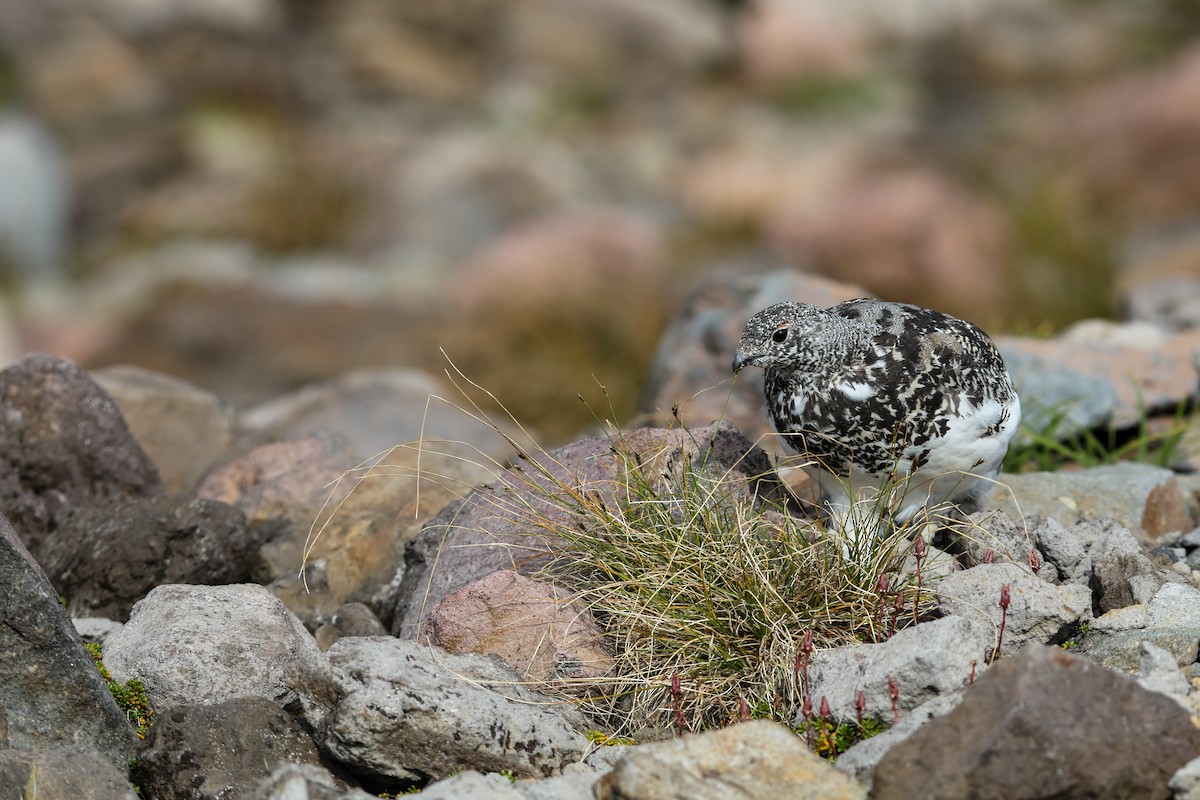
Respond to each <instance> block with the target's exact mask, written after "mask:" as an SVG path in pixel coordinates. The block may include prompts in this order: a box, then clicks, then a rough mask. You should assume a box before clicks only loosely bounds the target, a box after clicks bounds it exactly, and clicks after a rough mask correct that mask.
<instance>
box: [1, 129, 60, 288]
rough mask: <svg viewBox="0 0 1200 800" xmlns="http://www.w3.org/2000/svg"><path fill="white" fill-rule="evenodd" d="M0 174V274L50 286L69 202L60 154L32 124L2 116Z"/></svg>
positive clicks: (57, 270) (56, 273) (56, 268)
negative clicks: (0, 182)
mask: <svg viewBox="0 0 1200 800" xmlns="http://www.w3.org/2000/svg"><path fill="white" fill-rule="evenodd" d="M0 175H4V182H3V185H2V186H0V274H2V273H7V274H8V275H9V277H10V279H11V278H18V279H20V280H23V281H30V280H33V281H38V282H51V281H53V280H54V279H56V278H58V277H60V276H61V275H62V274H63V273H64V272H65V267H66V265H65V264H64V263H63V256H64V253H65V251H66V248H67V218H68V216H69V215H70V202H71V198H70V186H69V184H68V182H67V176H66V170H65V168H64V165H63V158H62V154H61V153H60V151H59V148H58V146H57V145H56V143H55V142H54V141H52V140H51V138H50V136H49V135H48V134H47V132H46V131H45V130H43V129H42V127H41V126H40V125H38V124H37V123H36V122H34V121H33V120H32V119H29V118H27V117H22V116H17V115H14V114H4V115H2V116H0ZM5 267H7V269H4V268H5Z"/></svg>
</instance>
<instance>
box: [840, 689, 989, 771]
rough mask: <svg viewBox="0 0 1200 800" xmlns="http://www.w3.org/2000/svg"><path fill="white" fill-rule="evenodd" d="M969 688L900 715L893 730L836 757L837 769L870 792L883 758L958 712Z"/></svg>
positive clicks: (945, 695)
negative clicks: (918, 732)
mask: <svg viewBox="0 0 1200 800" xmlns="http://www.w3.org/2000/svg"><path fill="white" fill-rule="evenodd" d="M968 688H970V687H965V688H964V689H962V690H959V691H956V692H951V693H949V694H939V695H934V696H933V697H931V698H930V699H928V700H926V701H925V702H924V703H922V704H921V705H919V706H917V707H916V708H914V709H912V710H911V711H909V712H907V713H905V714H903V715H902V716H901V717H900V721H899V722H897V723H896V724H895V725H893V726H892V727H890V728H888V729H887V730H885V731H883V732H882V733H877V734H875V735H874V736H872V737H871V738H869V739H863V740H862V741H861V742H856V743H855V744H853V745H851V746H850V749H849V750H847V751H846V752H844V753H842V754H841V755H840V756H838V758H837V764H836V766H837V768H838V769H840V770H841V771H842V772H845V773H846V774H847V775H850V776H851V777H853V778H855V779H856V780H858V781H859V782H860V783H862V784H863V785H865V786H866V787H867V788H868V789H870V788H871V785H872V783H873V782H874V780H875V768H876V767H877V766H878V765H879V762H880V760H881V759H882V758H883V757H884V755H886V754H887V752H888V751H889V750H891V749H892V748H893V747H895V746H896V745H897V744H899V743H900V742H902V741H904V740H905V739H907V738H908V737H909V736H911V735H912V733H913V731H915V730H917V729H918V728H920V727H921V726H922V725H924V724H925V723H926V722H928V721H929V720H931V719H934V718H935V717H940V716H943V715H945V714H948V713H949V712H950V711H951V710H952V709H954V708H957V707H958V704H959V703H961V702H962V698H963V695H964V694H965V693H966V691H967V689H968Z"/></svg>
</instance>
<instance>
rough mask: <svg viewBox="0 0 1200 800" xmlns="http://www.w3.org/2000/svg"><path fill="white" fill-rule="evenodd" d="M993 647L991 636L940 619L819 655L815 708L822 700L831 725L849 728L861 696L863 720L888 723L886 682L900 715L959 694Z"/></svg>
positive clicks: (963, 622) (958, 620)
mask: <svg viewBox="0 0 1200 800" xmlns="http://www.w3.org/2000/svg"><path fill="white" fill-rule="evenodd" d="M993 644H994V640H993V638H992V634H991V631H985V630H983V628H982V627H981V626H979V625H977V624H975V623H972V622H971V621H970V620H968V619H964V618H963V617H943V618H941V619H936V620H932V621H930V622H924V623H922V624H920V625H916V626H914V627H911V628H905V629H904V630H901V631H899V632H898V633H896V635H894V636H892V638H890V639H888V640H887V641H885V642H880V643H878V644H861V645H853V646H850V647H839V648H836V649H834V650H825V651H820V652H817V653H816V654H815V655H814V656H813V659H812V666H810V667H809V671H808V675H809V691H810V693H811V696H812V702H813V706H814V707H816V706H819V704H820V702H821V699H822V698H824V699H826V700H828V701H829V708H830V711H831V712H832V714H833V716H834V718H835V719H837V720H839V721H843V722H853V721H854V720H855V718H856V710H855V705H854V704H855V700H856V698H857V696H858V692H859V691H862V692H863V693H864V694H865V696H866V701H867V706H866V711H865V713H866V715H867V716H872V717H875V718H877V719H880V720H883V721H884V722H888V723H890V722H891V720H892V701H891V697H890V695H889V693H888V681H889V680H892V681H894V682H895V684H896V687H897V688H898V689H899V692H900V695H899V697H898V699H897V701H896V707H897V710H898V711H899V712H900V713H901V714H903V713H905V712H907V711H910V710H912V709H914V708H916V707H917V706H919V705H921V704H922V703H925V702H926V701H928V700H929V699H931V698H932V697H934V696H936V695H939V694H946V693H949V692H954V691H956V690H958V689H960V688H961V687H963V686H965V685H966V684H967V682H968V680H970V677H971V674H972V673H975V674H979V673H982V672H983V670H984V668H985V666H986V658H987V655H988V653H989V652H990V651H991V648H992V646H993Z"/></svg>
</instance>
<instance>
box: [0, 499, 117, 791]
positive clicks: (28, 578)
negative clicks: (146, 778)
mask: <svg viewBox="0 0 1200 800" xmlns="http://www.w3.org/2000/svg"><path fill="white" fill-rule="evenodd" d="M0 585H2V586H4V587H5V588H4V591H3V592H0V619H3V620H4V621H5V624H3V625H0V652H2V653H4V657H3V658H0V748H4V747H9V748H13V749H16V750H22V751H41V750H51V749H53V748H56V747H65V746H75V745H88V746H91V747H94V748H95V749H96V750H97V751H99V753H100V754H101V755H102V756H103V757H104V758H105V759H107V760H108V761H109V762H110V763H111V764H113V765H114V766H115V767H116V768H117V769H118V770H119V772H120V774H122V775H124V774H125V771H126V770H127V768H128V766H129V757H130V756H132V755H133V748H134V742H136V741H137V738H136V737H135V735H134V733H133V729H132V728H131V727H130V725H129V721H128V720H127V719H126V718H125V712H123V711H122V710H121V709H120V708H118V706H117V703H116V701H115V700H113V697H112V694H110V693H109V691H108V687H107V686H105V684H104V681H103V680H102V679H101V678H100V674H99V672H98V671H97V670H96V665H95V663H94V662H93V660H92V657H91V655H90V654H89V653H88V652H87V651H86V650H84V648H83V642H82V641H81V640H80V638H79V635H78V634H77V633H76V632H75V628H74V627H73V626H72V625H71V620H70V619H69V618H68V617H67V612H66V610H65V609H64V608H63V607H62V604H61V603H59V601H58V593H57V592H55V591H54V588H53V587H52V586H51V585H50V581H48V580H47V579H46V576H45V574H44V573H43V572H42V570H41V568H40V567H38V565H37V564H36V563H35V562H34V560H33V558H32V557H31V556H30V555H29V551H28V550H26V549H25V546H24V545H23V544H22V543H21V540H20V539H19V538H18V537H17V534H16V532H15V531H14V530H13V529H12V526H11V525H9V524H8V522H7V520H5V519H4V518H3V517H0ZM68 760H69V759H68ZM7 785H9V786H11V785H12V784H7ZM21 785H22V786H24V784H21Z"/></svg>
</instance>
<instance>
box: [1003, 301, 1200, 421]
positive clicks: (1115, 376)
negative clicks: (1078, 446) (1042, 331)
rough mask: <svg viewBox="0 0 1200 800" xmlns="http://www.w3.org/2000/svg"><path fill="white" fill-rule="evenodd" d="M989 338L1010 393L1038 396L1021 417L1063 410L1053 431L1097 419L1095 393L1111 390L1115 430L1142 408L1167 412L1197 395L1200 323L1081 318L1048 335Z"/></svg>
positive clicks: (1142, 413) (1040, 417) (1139, 415)
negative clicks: (1180, 327) (1185, 327)
mask: <svg viewBox="0 0 1200 800" xmlns="http://www.w3.org/2000/svg"><path fill="white" fill-rule="evenodd" d="M996 344H997V346H998V347H999V348H1000V352H1001V354H1002V355H1003V356H1004V358H1005V362H1006V363H1008V364H1009V366H1010V368H1011V371H1012V375H1013V381H1014V383H1015V384H1016V387H1017V392H1018V393H1020V395H1021V396H1022V397H1029V398H1037V401H1036V402H1031V404H1030V405H1031V407H1030V411H1031V412H1032V416H1031V417H1030V418H1029V420H1028V424H1029V425H1035V424H1039V422H1045V423H1048V422H1049V421H1050V420H1052V419H1053V418H1054V416H1055V415H1057V414H1064V415H1066V416H1065V419H1064V422H1063V424H1062V425H1061V427H1060V428H1056V429H1055V430H1054V435H1057V436H1065V435H1068V434H1070V433H1074V432H1076V431H1077V430H1082V429H1084V428H1086V427H1094V425H1089V424H1088V423H1093V422H1095V421H1096V420H1097V417H1098V416H1099V414H1100V412H1101V410H1102V408H1103V406H1102V405H1101V403H1100V400H1101V399H1102V400H1103V401H1104V404H1107V403H1108V398H1109V397H1110V396H1111V395H1112V394H1113V393H1115V395H1116V404H1115V406H1113V407H1112V409H1111V412H1110V418H1109V419H1108V420H1107V424H1108V425H1110V426H1111V427H1113V428H1117V429H1120V428H1126V427H1133V426H1136V425H1137V424H1138V423H1139V422H1140V421H1141V420H1143V419H1144V418H1145V417H1146V415H1147V414H1149V413H1154V412H1157V411H1166V412H1168V413H1169V412H1172V411H1174V410H1175V409H1176V408H1178V407H1179V406H1180V405H1181V404H1183V403H1184V402H1186V401H1187V400H1188V399H1191V398H1194V397H1195V396H1196V394H1197V378H1196V367H1195V366H1194V365H1193V363H1192V354H1193V352H1194V351H1195V350H1196V348H1197V347H1200V330H1194V331H1182V332H1179V333H1170V332H1167V331H1165V330H1163V329H1162V328H1159V327H1157V326H1147V325H1146V324H1145V323H1116V322H1106V321H1102V320H1085V321H1083V322H1079V323H1076V324H1075V325H1074V326H1072V327H1071V328H1068V329H1067V330H1066V331H1064V332H1063V333H1062V334H1060V335H1059V336H1058V337H1057V338H1054V339H1032V338H1016V337H1009V336H999V337H996ZM1055 372H1061V374H1059V375H1057V376H1055V375H1054V374H1053V373H1055ZM1047 373H1049V374H1047ZM1030 374H1032V375H1035V376H1037V377H1036V379H1031V378H1030ZM1077 376H1083V379H1082V380H1081V379H1080V378H1078V377H1077ZM1068 378H1069V379H1070V380H1069V382H1067V379H1068ZM1018 379H1019V380H1018ZM1102 382H1103V383H1107V384H1108V386H1109V387H1110V388H1105V387H1104V386H1103V383H1102ZM1064 383H1067V385H1066V386H1064ZM1099 421H1100V422H1103V421H1104V420H1099ZM1071 424H1078V425H1079V428H1078V429H1072V428H1071V427H1070V425H1071Z"/></svg>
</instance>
